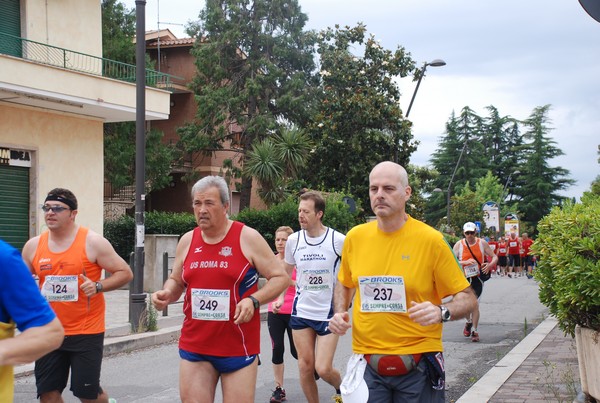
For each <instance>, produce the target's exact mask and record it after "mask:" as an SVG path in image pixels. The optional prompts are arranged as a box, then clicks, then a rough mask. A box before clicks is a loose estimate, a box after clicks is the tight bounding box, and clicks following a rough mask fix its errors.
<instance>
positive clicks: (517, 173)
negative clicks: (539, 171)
mask: <svg viewBox="0 0 600 403" xmlns="http://www.w3.org/2000/svg"><path fill="white" fill-rule="evenodd" d="M520 173H521V172H519V171H515V172H511V173H510V174H508V178H506V183H505V184H504V189H502V200H501V202H502V203H503V204H504V202H505V201H506V196H508V195H507V194H506V189H507V188H508V184H509V183H510V178H512V176H513V175H515V176H516V175H519V174H520Z"/></svg>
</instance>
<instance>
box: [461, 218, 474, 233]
mask: <svg viewBox="0 0 600 403" xmlns="http://www.w3.org/2000/svg"><path fill="white" fill-rule="evenodd" d="M467 231H473V232H477V226H476V225H475V223H473V222H471V221H469V222H466V223H465V225H463V232H467Z"/></svg>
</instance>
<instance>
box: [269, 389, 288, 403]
mask: <svg viewBox="0 0 600 403" xmlns="http://www.w3.org/2000/svg"><path fill="white" fill-rule="evenodd" d="M285 400H286V398H285V389H281V387H279V386H277V387H276V388H275V390H274V391H273V394H272V395H271V400H270V402H271V403H281V402H285Z"/></svg>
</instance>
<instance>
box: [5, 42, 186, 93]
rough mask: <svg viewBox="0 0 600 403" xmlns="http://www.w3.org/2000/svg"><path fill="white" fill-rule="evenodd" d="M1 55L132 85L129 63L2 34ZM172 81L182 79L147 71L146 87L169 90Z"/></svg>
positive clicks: (132, 77)
mask: <svg viewBox="0 0 600 403" xmlns="http://www.w3.org/2000/svg"><path fill="white" fill-rule="evenodd" d="M0 53H4V54H7V55H11V56H15V57H19V58H22V59H25V60H30V61H33V62H36V63H42V64H46V65H49V66H56V67H60V68H64V69H67V70H73V71H79V72H82V73H88V74H93V75H97V76H102V77H107V78H113V79H115V80H120V81H126V82H129V83H133V82H135V69H136V67H135V66H133V65H131V64H126V63H121V62H117V61H115V60H109V59H104V58H101V57H96V56H91V55H86V54H85V53H80V52H75V51H73V50H68V49H63V48H59V47H56V46H51V45H46V44H44V43H40V42H35V41H30V40H28V39H24V38H19V37H18V36H13V35H9V34H5V33H2V32H0ZM174 79H175V80H176V81H179V80H182V79H181V78H180V77H175V76H172V75H170V74H165V73H161V72H158V71H155V70H151V69H146V85H147V86H150V87H157V88H161V89H165V90H169V89H171V88H172V84H173V80H174Z"/></svg>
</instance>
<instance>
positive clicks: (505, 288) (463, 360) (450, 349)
mask: <svg viewBox="0 0 600 403" xmlns="http://www.w3.org/2000/svg"><path fill="white" fill-rule="evenodd" d="M127 298H128V296H127V292H126V291H115V292H112V293H107V326H108V328H109V329H108V330H107V335H109V337H107V338H106V343H105V359H104V361H103V371H102V382H101V384H102V385H103V387H104V388H105V389H106V390H107V391H108V393H109V394H110V396H111V397H113V398H115V399H117V401H118V402H120V403H121V402H175V401H179V393H178V365H179V357H178V353H177V344H176V343H175V341H176V339H177V332H178V330H179V328H180V326H181V320H182V317H181V305H180V304H178V305H174V306H172V307H171V308H170V316H169V318H165V319H163V318H160V320H159V327H160V330H159V331H158V332H149V333H142V334H135V335H131V334H129V333H130V332H129V327H128V325H127V324H126V322H127V320H128V306H127V301H128V299H127ZM264 308H265V306H263V311H264ZM480 310H481V321H480V325H479V329H478V331H479V335H480V337H481V341H480V342H479V343H473V342H471V339H470V338H465V337H464V336H463V335H462V329H463V325H464V321H456V322H450V323H447V324H446V325H445V326H444V335H443V339H444V349H445V352H444V356H445V359H446V373H447V390H446V401H448V402H454V401H457V400H458V399H459V398H460V397H461V396H462V395H463V394H465V392H467V390H469V388H471V386H473V385H474V384H475V383H476V382H477V380H478V379H480V378H481V377H482V376H483V375H484V374H486V373H487V372H488V371H489V370H490V369H491V368H492V367H494V366H495V365H496V364H497V363H498V362H499V361H500V360H501V359H502V358H503V357H504V356H505V355H506V354H507V353H509V352H510V351H511V350H512V349H513V347H515V346H516V345H517V344H518V343H519V342H520V341H521V340H522V339H523V338H524V337H525V336H526V335H527V334H529V333H530V332H531V331H532V330H533V329H534V328H535V326H537V324H539V323H540V322H542V321H543V320H544V319H545V317H546V315H547V308H546V307H544V306H543V305H541V304H540V302H539V300H538V287H537V284H536V283H535V281H534V280H528V279H527V278H524V277H522V278H516V279H514V278H513V279H509V278H505V277H501V278H498V277H494V278H492V279H491V280H490V281H488V282H487V283H486V286H485V289H484V293H483V296H482V298H481V300H480ZM270 349H271V344H270V339H269V336H268V331H267V329H266V322H263V326H262V329H261V351H262V354H261V358H262V365H261V366H260V367H259V371H258V378H257V384H256V398H255V401H257V402H268V401H269V397H270V396H271V390H272V389H273V379H272V369H271V365H270ZM287 350H289V349H287ZM287 350H286V357H285V363H286V369H285V381H284V382H285V385H284V387H285V388H286V391H287V396H288V401H290V402H293V401H297V402H302V401H304V400H305V399H304V396H303V394H302V391H301V388H300V385H299V376H298V369H297V365H296V362H295V360H294V359H293V358H292V357H291V355H289V353H288V352H287ZM351 354H352V351H351V336H350V335H346V336H343V337H341V338H340V341H339V343H338V349H337V350H336V355H335V358H334V366H335V367H336V368H337V369H339V370H340V372H341V373H342V374H343V373H344V371H345V365H346V362H347V360H348V358H349V357H350V355H351ZM30 370H31V367H30V366H29V367H28V366H23V367H19V368H17V369H16V373H17V374H18V377H17V379H16V382H15V402H34V401H35V380H34V378H33V376H32V375H27V374H28V373H29V372H30ZM318 385H319V393H320V398H321V400H322V401H329V399H330V398H331V396H332V394H333V392H334V390H333V388H332V387H331V386H329V385H328V384H326V383H325V382H323V381H322V380H320V381H318ZM63 397H64V399H65V402H77V401H78V400H77V399H75V398H74V397H73V395H72V394H71V393H70V392H69V391H68V388H67V390H65V392H64V393H63ZM217 401H220V394H218V396H217Z"/></svg>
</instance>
